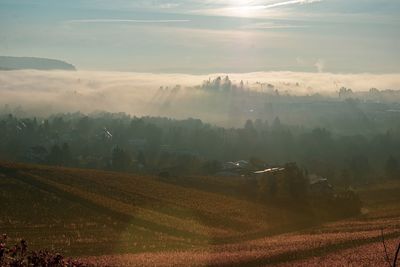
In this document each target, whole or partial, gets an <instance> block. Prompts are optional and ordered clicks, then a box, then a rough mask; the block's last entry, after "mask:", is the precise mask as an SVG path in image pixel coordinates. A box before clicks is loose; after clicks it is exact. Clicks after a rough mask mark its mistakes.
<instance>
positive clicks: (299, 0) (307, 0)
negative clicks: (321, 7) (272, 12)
mask: <svg viewBox="0 0 400 267" xmlns="http://www.w3.org/2000/svg"><path fill="white" fill-rule="evenodd" d="M321 1H322V0H291V1H283V2H282V1H281V2H278V3H273V4H269V5H264V6H260V7H262V8H264V9H268V8H274V7H281V6H289V5H298V4H301V5H303V4H311V3H317V2H321Z"/></svg>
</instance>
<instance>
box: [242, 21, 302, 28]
mask: <svg viewBox="0 0 400 267" xmlns="http://www.w3.org/2000/svg"><path fill="white" fill-rule="evenodd" d="M305 27H307V26H304V25H293V24H276V23H271V22H260V23H253V24H248V25H244V26H241V27H240V29H243V30H273V29H295V28H305Z"/></svg>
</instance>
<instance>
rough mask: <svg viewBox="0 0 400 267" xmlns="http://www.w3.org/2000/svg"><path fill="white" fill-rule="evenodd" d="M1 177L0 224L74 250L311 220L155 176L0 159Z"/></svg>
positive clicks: (235, 235)
mask: <svg viewBox="0 0 400 267" xmlns="http://www.w3.org/2000/svg"><path fill="white" fill-rule="evenodd" d="M0 183H1V186H0V188H1V191H0V201H1V203H4V206H5V208H4V209H2V211H1V213H0V220H1V227H0V231H3V232H7V233H9V235H10V236H14V237H22V236H23V237H25V238H27V239H31V240H32V241H33V244H32V245H34V247H55V248H59V249H62V250H64V251H65V252H66V253H68V254H72V255H75V254H89V255H90V254H93V253H94V254H101V253H111V252H114V250H115V249H116V248H118V249H117V251H118V252H137V251H148V250H163V249H166V248H168V249H174V248H187V247H203V246H205V245H207V244H210V243H225V242H228V241H230V240H242V239H243V238H249V237H256V236H264V235H265V234H266V233H273V232H277V231H285V230H287V229H290V228H292V227H294V226H295V225H303V223H304V221H306V220H307V218H306V217H304V216H302V215H299V214H296V213H295V212H294V211H289V210H281V209H278V208H273V207H268V208H267V207H265V206H263V205H260V204H256V203H253V202H248V201H244V200H239V199H236V198H233V197H229V196H226V195H222V194H217V193H212V192H207V191H202V190H198V189H194V188H189V187H180V186H177V185H173V184H168V183H165V182H162V181H159V180H157V178H156V177H150V176H137V175H130V174H122V173H112V172H104V171H94V170H80V169H68V168H56V167H43V166H35V165H25V164H9V163H1V164H0ZM48 227H49V228H48ZM46 229H50V231H47V230H46ZM62 238H66V239H67V240H68V241H65V239H62ZM65 242H67V244H65ZM110 250H111V251H110Z"/></svg>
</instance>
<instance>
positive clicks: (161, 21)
mask: <svg viewBox="0 0 400 267" xmlns="http://www.w3.org/2000/svg"><path fill="white" fill-rule="evenodd" d="M66 22H67V23H69V24H74V23H183V22H190V20H186V19H166V20H160V19H159V20H137V19H77V20H68V21H66Z"/></svg>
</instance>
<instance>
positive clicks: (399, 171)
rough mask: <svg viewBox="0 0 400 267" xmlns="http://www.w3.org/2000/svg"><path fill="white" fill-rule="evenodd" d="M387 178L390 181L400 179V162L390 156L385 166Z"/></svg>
mask: <svg viewBox="0 0 400 267" xmlns="http://www.w3.org/2000/svg"><path fill="white" fill-rule="evenodd" d="M385 171H386V176H387V177H388V178H390V179H393V178H396V179H399V178H400V167H399V162H398V161H397V160H396V158H394V157H393V156H390V157H389V158H388V159H387V161H386V166H385Z"/></svg>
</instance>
